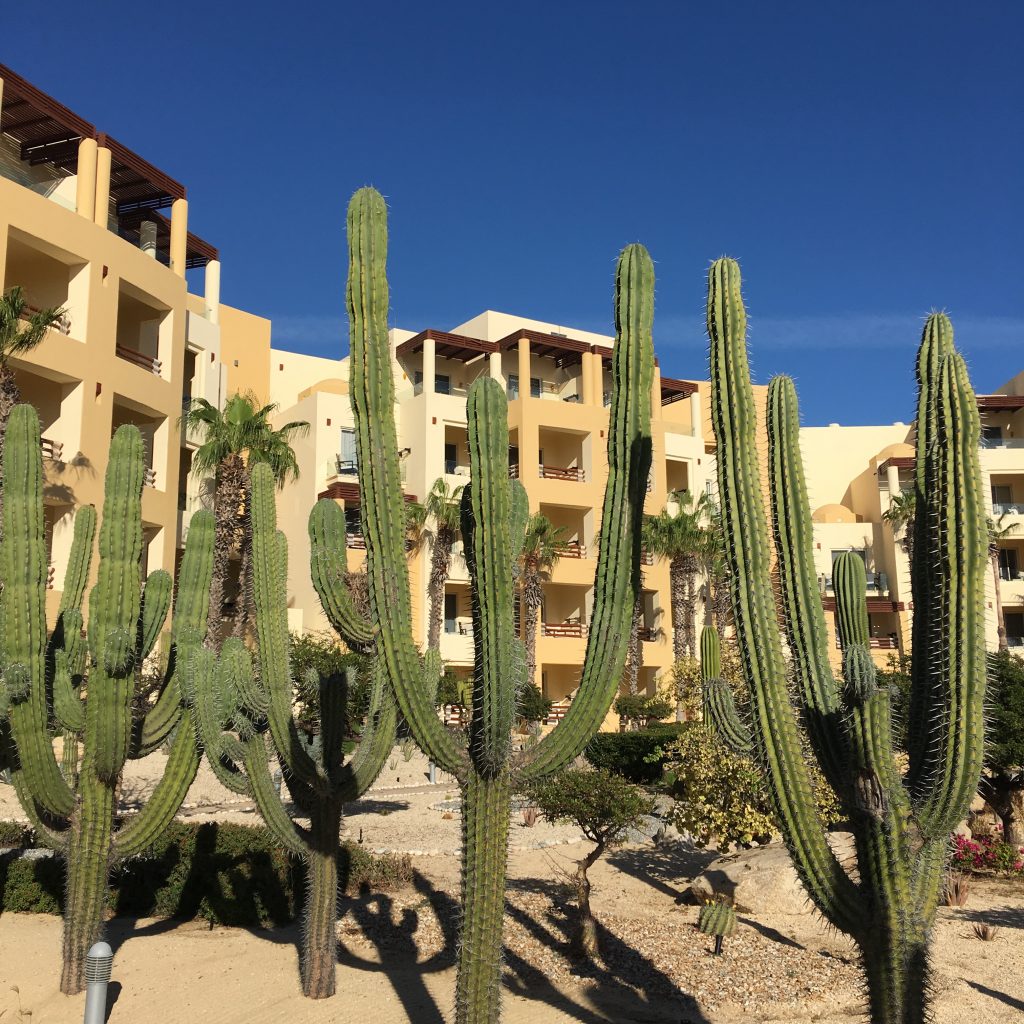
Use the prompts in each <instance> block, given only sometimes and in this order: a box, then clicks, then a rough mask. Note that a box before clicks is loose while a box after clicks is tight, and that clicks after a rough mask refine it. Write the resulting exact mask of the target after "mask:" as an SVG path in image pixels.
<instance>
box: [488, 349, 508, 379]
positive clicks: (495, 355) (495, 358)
mask: <svg viewBox="0 0 1024 1024" xmlns="http://www.w3.org/2000/svg"><path fill="white" fill-rule="evenodd" d="M490 373H491V377H492V378H493V379H494V380H496V381H497V382H498V383H499V384H500V385H501V386H502V387H504V386H505V375H504V374H503V373H502V372H501V353H500V352H492V353H491V354H490Z"/></svg>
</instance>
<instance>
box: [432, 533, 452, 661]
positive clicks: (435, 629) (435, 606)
mask: <svg viewBox="0 0 1024 1024" xmlns="http://www.w3.org/2000/svg"><path fill="white" fill-rule="evenodd" d="M453 542H454V538H449V537H447V536H445V534H444V533H443V532H442V531H438V535H437V539H436V540H435V541H434V550H433V551H432V552H431V554H430V584H429V586H428V587H427V591H428V593H429V595H430V621H429V623H428V625H427V650H428V651H432V650H436V649H437V648H438V646H439V645H440V643H441V622H442V620H443V619H444V585H445V583H446V582H447V580H448V570H449V568H450V567H451V561H452V543H453Z"/></svg>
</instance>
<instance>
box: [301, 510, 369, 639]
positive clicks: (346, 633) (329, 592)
mask: <svg viewBox="0 0 1024 1024" xmlns="http://www.w3.org/2000/svg"><path fill="white" fill-rule="evenodd" d="M309 568H310V575H311V576H312V579H313V586H314V587H315V588H316V592H317V594H318V595H319V596H320V604H321V605H322V606H323V609H324V614H325V615H326V616H327V619H328V621H329V622H330V624H331V626H332V627H333V628H334V630H335V631H336V632H337V633H338V635H339V636H340V637H341V638H342V640H344V641H345V643H346V644H347V645H348V647H349V648H351V649H352V650H364V649H366V648H367V647H368V646H369V645H371V644H372V643H373V637H374V631H373V627H372V626H371V624H370V623H369V622H367V621H366V619H365V617H364V616H362V615H360V614H359V611H358V610H357V609H356V607H355V603H354V602H353V601H352V597H351V595H350V594H349V592H348V587H347V586H346V585H345V573H346V571H347V569H348V564H347V560H346V555H345V516H344V514H343V513H342V511H341V509H340V508H339V507H338V504H337V502H335V501H332V500H331V499H330V498H322V499H321V500H320V501H318V502H317V503H316V504H315V505H314V506H313V511H312V512H310V514H309Z"/></svg>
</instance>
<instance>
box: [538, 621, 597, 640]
mask: <svg viewBox="0 0 1024 1024" xmlns="http://www.w3.org/2000/svg"><path fill="white" fill-rule="evenodd" d="M540 631H541V634H542V635H543V636H576V637H581V636H586V634H587V627H586V625H585V624H584V623H583V622H581V621H580V620H579V619H566V620H565V622H542V623H541V626H540Z"/></svg>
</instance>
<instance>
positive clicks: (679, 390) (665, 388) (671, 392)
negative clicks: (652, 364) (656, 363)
mask: <svg viewBox="0 0 1024 1024" xmlns="http://www.w3.org/2000/svg"><path fill="white" fill-rule="evenodd" d="M697 390H698V388H697V385H696V384H695V383H694V382H693V381H692V380H678V379H677V378H675V377H662V378H661V404H662V405H671V403H672V402H678V401H679V400H680V399H681V398H689V397H690V395H692V394H695V393H696V392H697Z"/></svg>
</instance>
